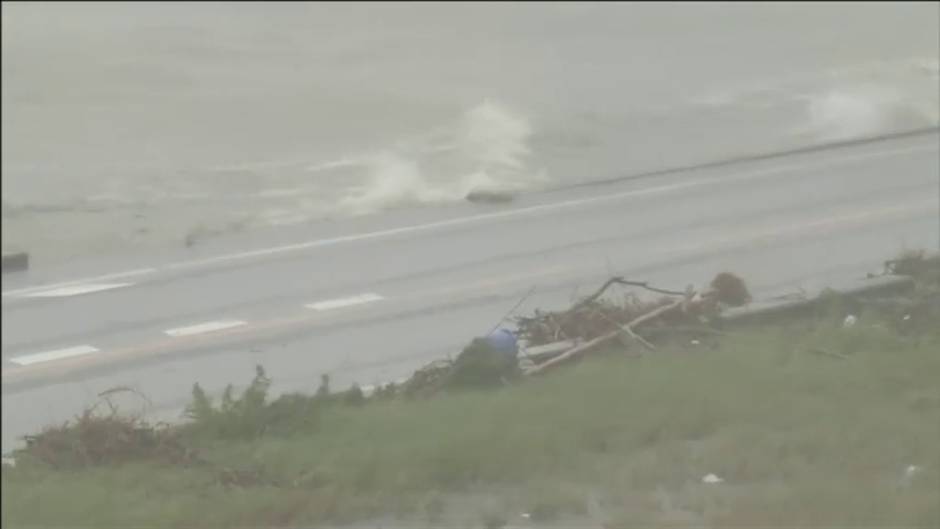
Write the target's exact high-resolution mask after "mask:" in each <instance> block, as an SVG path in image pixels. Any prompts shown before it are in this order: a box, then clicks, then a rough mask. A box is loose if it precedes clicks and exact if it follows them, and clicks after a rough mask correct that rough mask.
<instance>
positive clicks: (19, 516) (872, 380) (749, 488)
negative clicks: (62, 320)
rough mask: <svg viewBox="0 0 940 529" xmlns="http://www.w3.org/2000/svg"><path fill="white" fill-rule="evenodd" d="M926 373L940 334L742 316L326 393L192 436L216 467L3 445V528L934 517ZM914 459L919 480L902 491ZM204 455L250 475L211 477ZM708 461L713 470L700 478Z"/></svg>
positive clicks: (936, 435) (911, 521)
mask: <svg viewBox="0 0 940 529" xmlns="http://www.w3.org/2000/svg"><path fill="white" fill-rule="evenodd" d="M819 351H828V352H831V353H838V354H840V355H845V356H846V357H847V358H845V359H840V358H838V357H836V356H832V355H827V354H824V353H823V354H820V353H819ZM938 380H940V334H938V332H937V331H936V330H933V331H928V332H926V333H916V334H911V335H904V334H901V333H899V332H897V331H896V329H894V328H892V326H891V325H890V324H889V323H887V322H885V321H883V320H881V319H878V318H876V317H875V316H865V315H863V316H862V318H861V319H860V320H859V323H858V324H857V325H856V326H854V327H852V328H847V329H846V328H841V327H840V326H838V325H835V324H831V323H824V324H818V325H811V324H809V323H806V322H802V323H801V322H793V323H789V324H786V325H782V326H781V325H778V326H769V327H762V328H755V329H748V330H744V331H741V332H738V333H735V334H733V335H730V336H726V337H724V338H722V339H721V341H720V343H719V344H718V345H717V346H716V347H715V348H709V347H705V346H691V345H690V346H688V347H678V346H673V347H671V348H670V349H669V350H662V351H658V352H655V353H651V354H648V355H645V356H643V357H640V358H636V357H632V358H630V357H627V356H626V355H624V354H622V353H621V352H619V351H611V352H609V353H608V354H605V355H600V356H599V357H597V358H593V359H590V360H587V361H584V362H582V363H580V364H578V365H575V366H572V367H571V368H570V369H562V370H559V371H558V372H555V373H551V374H549V375H547V376H544V377H541V378H538V379H535V380H526V381H524V382H522V383H519V384H516V385H513V386H509V387H505V388H502V389H498V390H491V391H476V392H463V393H457V394H452V395H446V396H442V397H439V398H433V399H426V400H418V401H403V400H391V401H387V402H373V403H368V404H366V405H364V406H350V405H339V404H338V405H333V406H328V407H326V408H324V409H322V410H320V412H319V413H318V414H317V421H316V426H315V428H313V429H309V430H301V431H297V432H291V433H289V434H283V435H266V436H262V437H260V438H250V439H244V440H238V439H231V440H224V441H220V440H217V439H215V440H213V438H211V437H208V438H207V437H206V436H198V437H194V438H193V440H192V442H193V443H197V444H198V446H199V449H200V452H201V453H202V454H203V456H204V457H205V458H207V459H209V460H210V461H211V462H213V463H214V464H216V465H217V466H215V467H196V468H183V467H181V466H177V465H171V464H169V463H160V462H140V463H129V464H122V465H117V466H109V467H93V468H85V469H75V470H53V469H51V468H49V467H47V466H46V465H44V464H43V463H41V462H38V461H34V460H30V458H29V457H28V456H25V455H21V456H20V457H19V459H18V465H17V467H16V468H13V469H9V468H5V469H4V470H3V473H2V499H3V516H2V518H3V527H7V528H14V527H39V526H43V527H95V528H112V527H113V528H122V529H123V528H129V527H143V526H146V527H148V528H149V527H249V526H250V527H277V526H293V527H297V526H312V525H318V524H321V525H322V524H327V523H329V524H343V523H351V522H354V521H358V520H368V519H373V518H374V519H378V518H381V517H391V519H395V520H399V522H398V523H399V524H401V525H408V526H428V527H432V526H436V527H440V526H441V525H448V526H458V527H484V526H494V525H499V524H500V523H509V524H510V525H511V524H517V523H519V522H520V518H519V516H520V514H521V513H528V514H529V515H530V519H531V523H545V524H550V523H554V522H556V521H559V520H568V519H573V520H584V519H585V518H584V517H585V516H587V515H588V514H591V515H592V516H595V517H597V516H600V517H601V518H603V519H604V520H605V521H606V522H607V523H608V527H623V528H628V527H640V526H643V527H658V526H663V527H665V526H669V527H675V526H676V524H678V525H680V526H682V525H689V524H692V525H702V524H704V525H707V526H714V527H731V526H737V527H756V526H765V527H767V526H773V525H776V526H781V525H787V526H818V527H822V526H829V527H831V526H861V525H866V526H882V527H884V526H915V527H937V526H938V524H940V506H938V505H940V501H938V498H940V472H938V471H940V449H938V447H940V384H938ZM912 464H913V465H918V466H920V467H922V468H923V471H922V472H921V473H920V474H918V475H917V476H916V477H915V479H914V480H913V481H912V482H910V483H909V484H907V486H900V485H899V479H900V478H901V476H902V474H903V472H904V469H905V468H906V467H907V466H908V465H912ZM219 466H224V467H229V468H235V469H254V470H255V471H256V472H257V475H258V476H261V477H262V478H263V479H259V480H258V481H257V483H255V484H248V485H246V486H225V485H222V484H220V483H219V481H218V472H217V470H215V469H217V468H218V467H219ZM708 473H715V474H717V475H719V476H720V477H722V478H723V479H724V480H725V482H724V483H723V484H720V485H704V484H702V483H701V482H700V480H701V477H702V476H704V475H705V474H708ZM272 483H273V484H272ZM591 498H594V499H593V500H591ZM592 501H593V502H594V504H595V507H589V504H590V503H591V502H592ZM597 505H599V506H600V507H599V509H600V511H601V514H600V515H598V514H597V512H593V513H592V512H591V511H597V510H598V507H597ZM583 524H584V522H582V523H581V525H583Z"/></svg>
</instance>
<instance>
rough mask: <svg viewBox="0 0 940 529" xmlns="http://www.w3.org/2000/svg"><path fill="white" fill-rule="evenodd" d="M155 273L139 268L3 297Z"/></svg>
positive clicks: (22, 290)
mask: <svg viewBox="0 0 940 529" xmlns="http://www.w3.org/2000/svg"><path fill="white" fill-rule="evenodd" d="M156 271H157V269H156V268H140V269H138V270H130V271H127V272H118V273H114V274H105V275H103V276H97V277H87V278H85V279H74V280H71V281H63V282H61V283H51V284H48V285H40V286H35V287H25V288H18V289H14V290H7V291H5V292H3V297H7V296H22V295H24V294H29V293H31V292H38V291H41V290H48V289H52V288H59V287H66V286H72V285H79V284H84V283H94V282H96V281H109V280H112V279H124V278H127V277H134V276H140V275H145V274H152V273H154V272H156Z"/></svg>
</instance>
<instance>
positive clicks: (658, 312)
mask: <svg viewBox="0 0 940 529" xmlns="http://www.w3.org/2000/svg"><path fill="white" fill-rule="evenodd" d="M688 299H689V292H686V296H685V297H684V298H682V299H678V300H676V301H675V302H673V303H670V304H669V305H663V306H662V307H659V308H657V309H654V310H652V311H650V312H647V313H646V314H643V315H642V316H640V317H638V318H636V319H634V320H633V321H631V322H630V323H628V324H627V325H625V326H624V327H625V328H626V329H630V331H633V328H634V327H636V326H638V325H640V324H641V323H645V322H647V321H650V320H653V319H655V318H658V317H660V316H662V315H663V314H665V313H667V312H669V311H672V310H676V309H678V308H681V307H683V305H684V304H685V303H686V302H687V301H688ZM623 330H624V329H623V328H618V329H617V330H615V331H611V332H609V333H607V334H602V335H601V336H598V337H597V338H594V339H593V340H588V341H586V342H584V343H583V344H581V345H579V346H577V347H575V348H573V349H570V350H569V351H568V352H566V353H563V354H561V355H559V356H556V357H555V358H552V359H551V360H549V361H547V362H544V363H542V364H539V365H537V366H535V367H532V368H530V369H529V370H528V371H526V372H525V375H526V376H530V375H536V374H538V373H541V372H542V371H545V370H546V369H549V368H551V367H552V366H555V365H558V364H560V363H562V362H565V361H566V360H569V359H571V358H574V357H576V356H579V355H582V354H584V353H586V352H588V351H590V350H592V349H594V348H596V347H598V346H600V345H603V344H605V343H607V342H609V341H610V340H612V339H613V338H616V337H617V335H618V334H620V333H621V332H622V331H623Z"/></svg>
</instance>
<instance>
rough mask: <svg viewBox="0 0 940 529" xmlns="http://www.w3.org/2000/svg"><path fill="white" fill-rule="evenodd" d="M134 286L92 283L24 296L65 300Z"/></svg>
mask: <svg viewBox="0 0 940 529" xmlns="http://www.w3.org/2000/svg"><path fill="white" fill-rule="evenodd" d="M130 285H133V283H91V284H85V285H73V286H67V287H59V288H54V289H52V290H40V291H37V292H31V293H28V294H23V297H25V298H65V297H69V296H78V295H80V294H91V293H92V292H101V291H103V290H111V289H115V288H122V287H127V286H130Z"/></svg>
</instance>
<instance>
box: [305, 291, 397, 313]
mask: <svg viewBox="0 0 940 529" xmlns="http://www.w3.org/2000/svg"><path fill="white" fill-rule="evenodd" d="M383 299H385V298H383V297H382V296H380V295H378V294H373V293H371V292H370V293H367V294H359V295H358V296H351V297H348V298H339V299H329V300H326V301H318V302H316V303H310V304H308V305H304V306H305V307H307V308H308V309H313V310H331V309H339V308H342V307H350V306H353V305H362V304H365V303H372V302H375V301H381V300H383Z"/></svg>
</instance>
